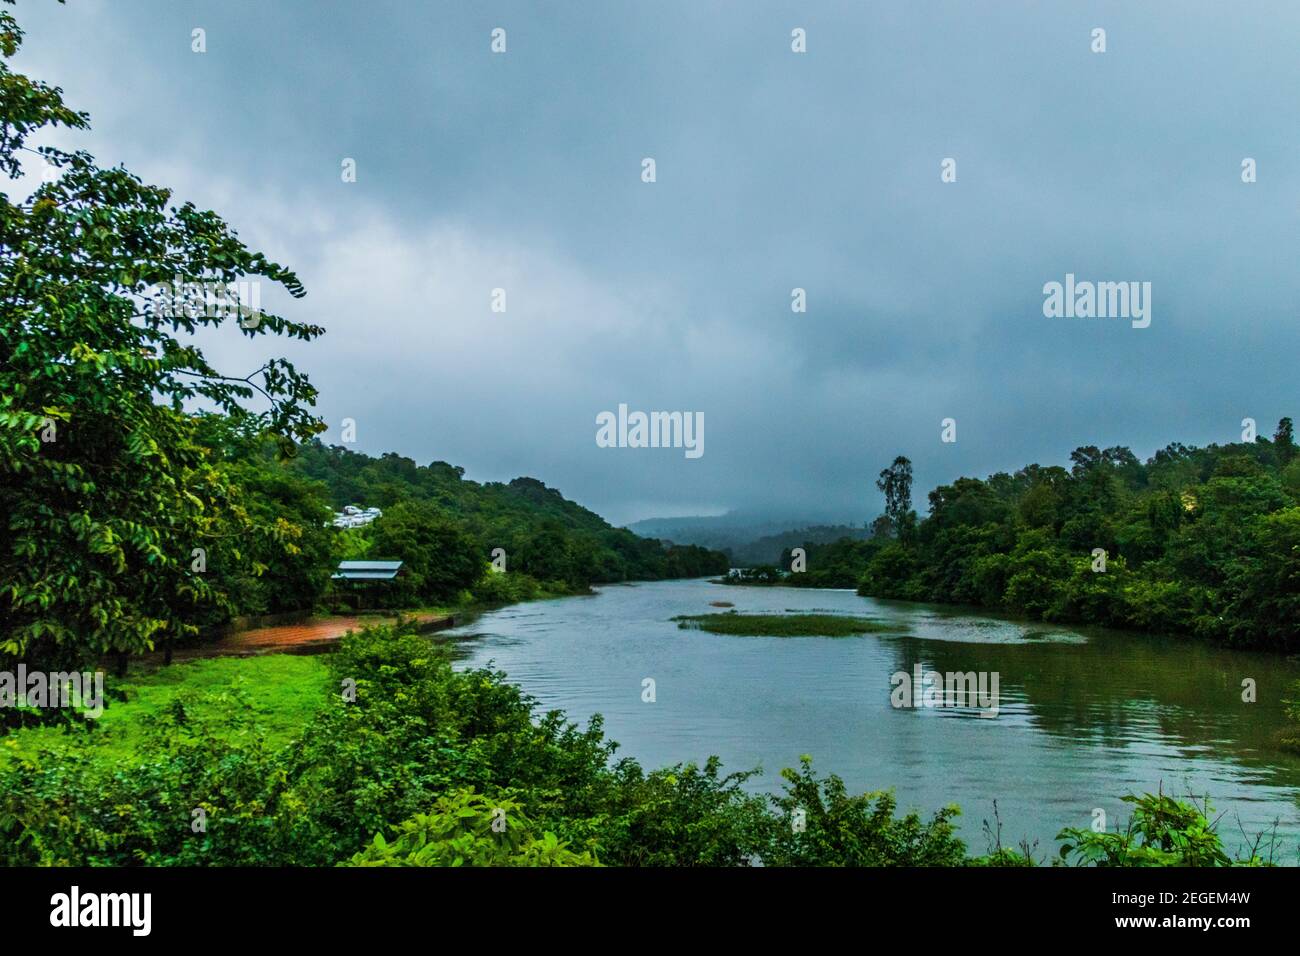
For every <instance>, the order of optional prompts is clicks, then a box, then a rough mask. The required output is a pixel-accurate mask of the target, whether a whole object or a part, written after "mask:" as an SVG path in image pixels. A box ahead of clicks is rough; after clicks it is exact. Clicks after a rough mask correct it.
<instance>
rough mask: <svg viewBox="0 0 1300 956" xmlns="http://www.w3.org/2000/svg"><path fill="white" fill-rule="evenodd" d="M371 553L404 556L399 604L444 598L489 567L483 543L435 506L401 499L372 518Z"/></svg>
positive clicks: (379, 557) (378, 557) (381, 556)
mask: <svg viewBox="0 0 1300 956" xmlns="http://www.w3.org/2000/svg"><path fill="white" fill-rule="evenodd" d="M370 541H371V546H370V554H371V555H372V556H373V559H375V560H382V559H392V558H396V559H400V560H401V561H403V562H405V571H406V574H405V575H404V576H403V577H402V578H399V579H398V581H397V582H396V583H395V586H396V588H397V589H398V592H399V594H400V595H401V597H399V599H398V600H399V603H405V604H418V603H422V602H437V601H445V600H447V599H449V598H453V597H455V596H456V595H457V594H459V593H460V592H461V591H463V590H466V589H468V588H471V587H473V586H474V584H475V583H476V582H477V581H478V580H479V578H481V577H482V576H483V574H484V573H485V572H486V570H487V557H486V552H485V551H484V549H483V545H482V544H481V543H480V542H479V541H478V540H476V539H475V538H474V537H473V536H471V535H469V534H467V533H466V532H465V531H464V530H462V528H461V527H460V526H459V525H457V524H455V523H454V522H452V521H449V520H447V519H446V518H444V517H442V516H441V515H440V514H439V513H438V512H437V510H436V509H434V508H433V507H432V506H431V505H428V504H425V503H423V502H414V501H402V502H399V503H398V504H396V505H393V506H392V507H390V508H389V509H388V510H387V511H385V512H384V516H383V517H382V518H379V519H378V520H377V521H375V522H374V527H373V529H372V531H371V534H370Z"/></svg>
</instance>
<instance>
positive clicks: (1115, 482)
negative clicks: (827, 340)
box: [754, 418, 1300, 652]
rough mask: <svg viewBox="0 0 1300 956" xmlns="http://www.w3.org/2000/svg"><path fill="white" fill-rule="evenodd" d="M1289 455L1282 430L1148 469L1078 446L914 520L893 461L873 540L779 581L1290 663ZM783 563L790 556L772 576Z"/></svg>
mask: <svg viewBox="0 0 1300 956" xmlns="http://www.w3.org/2000/svg"><path fill="white" fill-rule="evenodd" d="M1298 450H1300V449H1297V447H1296V445H1295V441H1294V437H1293V434H1292V423H1291V420H1290V419H1289V418H1284V419H1283V420H1282V421H1281V422H1280V423H1279V424H1278V427H1277V430H1276V432H1275V434H1274V436H1273V438H1272V440H1269V439H1267V438H1264V437H1262V436H1261V437H1258V438H1256V439H1255V440H1253V441H1243V442H1239V443H1234V444H1228V445H1210V446H1208V447H1206V448H1190V447H1187V446H1184V445H1181V444H1171V445H1169V446H1167V447H1166V448H1163V449H1161V450H1160V451H1158V452H1156V454H1155V455H1154V456H1152V457H1151V458H1150V459H1148V460H1147V461H1146V462H1142V461H1139V460H1138V458H1137V457H1136V456H1135V455H1134V454H1133V453H1132V452H1131V451H1130V450H1129V449H1127V448H1122V447H1117V448H1106V449H1099V448H1096V447H1095V446H1085V447H1082V448H1078V449H1076V450H1075V451H1074V452H1073V453H1072V454H1071V455H1070V462H1071V467H1070V468H1068V469H1067V468H1063V467H1059V466H1043V465H1028V466H1026V467H1024V468H1022V469H1020V470H1019V471H1017V472H1015V473H1014V474H1007V473H1005V472H1000V473H998V474H995V475H992V476H990V477H988V478H986V479H983V480H980V479H976V478H959V479H958V480H957V481H955V482H953V483H952V484H950V485H941V486H940V487H938V488H936V489H934V490H933V491H931V492H930V494H929V506H930V507H929V514H928V515H927V516H926V517H925V518H923V519H920V520H918V518H917V515H916V512H915V511H913V510H912V506H911V466H910V463H908V461H907V459H906V458H899V459H897V460H896V461H895V462H894V464H893V465H891V466H890V467H889V468H887V469H885V470H884V471H882V472H881V479H880V481H879V482H878V483H877V485H878V487H879V488H880V489H881V491H883V492H884V493H885V498H886V501H885V515H884V516H883V518H884V520H881V521H877V523H876V525H875V531H876V534H875V536H874V537H873V538H872V539H871V540H868V541H861V542H859V541H851V540H847V539H844V540H840V541H838V542H835V543H833V544H818V543H815V542H810V543H808V544H807V545H805V550H806V551H807V570H806V572H805V573H802V574H790V575H787V576H785V577H784V579H783V583H787V584H792V585H799V586H807V587H856V588H858V590H859V592H860V593H861V594H864V595H869V596H872V597H881V598H898V599H902V600H908V601H933V602H945V603H956V604H966V605H974V606H977V607H984V608H990V609H994V610H998V611H1005V612H1009V613H1012V614H1017V615H1024V616H1028V617H1032V618H1039V619H1042V620H1049V621H1072V622H1080V623H1089V624H1101V625H1107V626H1112V627H1122V628H1133V629H1139V630H1143V631H1151V632H1158V633H1168V634H1186V635H1195V636H1199V637H1204V638H1208V639H1210V640H1213V641H1217V642H1221V643H1224V644H1230V645H1237V646H1249V647H1259V648H1268V649H1273V650H1278V651H1284V652H1294V651H1296V650H1297V649H1300V457H1297V451H1298ZM791 561H792V557H791V552H790V551H789V550H787V551H785V552H784V554H783V555H782V557H781V564H782V567H783V568H784V569H787V570H788V569H789V568H790V567H791ZM762 576H763V575H762V574H761V573H756V574H755V575H754V577H757V578H760V579H761V578H762Z"/></svg>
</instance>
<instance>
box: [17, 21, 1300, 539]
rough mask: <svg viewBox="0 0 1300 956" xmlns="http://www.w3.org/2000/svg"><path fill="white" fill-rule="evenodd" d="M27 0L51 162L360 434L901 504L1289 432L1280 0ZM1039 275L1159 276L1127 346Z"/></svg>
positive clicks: (734, 497) (671, 508) (480, 462)
mask: <svg viewBox="0 0 1300 956" xmlns="http://www.w3.org/2000/svg"><path fill="white" fill-rule="evenodd" d="M18 10H19V16H20V18H21V19H22V20H23V21H25V23H26V25H27V27H28V30H29V38H28V48H27V50H26V52H25V53H24V65H25V67H26V68H27V69H29V70H30V71H31V72H33V73H35V74H37V75H39V76H42V77H43V78H46V79H49V80H51V81H53V82H57V83H60V84H61V85H63V86H64V87H65V89H66V91H67V95H68V97H69V99H70V100H71V101H72V102H73V104H74V105H76V106H78V107H80V108H83V109H86V110H88V111H90V112H91V114H92V120H93V123H94V131H93V132H92V133H91V134H90V135H89V136H86V137H81V138H79V139H78V140H77V142H78V143H81V144H84V145H86V146H87V147H88V148H90V149H91V150H92V151H93V152H95V153H96V155H97V156H99V157H100V159H101V160H103V161H106V162H118V161H122V162H125V163H126V164H127V165H128V166H129V167H130V168H131V169H133V170H134V171H136V172H137V173H139V174H141V175H142V176H144V177H145V178H146V179H148V180H151V181H156V182H160V183H164V184H168V185H174V186H175V187H176V188H177V192H178V195H179V196H183V197H185V198H193V199H194V200H195V201H198V202H202V203H205V204H207V205H211V206H212V207H214V208H216V209H218V210H220V211H221V212H223V214H225V215H226V216H227V217H228V218H229V219H230V220H231V221H232V222H233V223H234V224H235V225H236V226H237V227H239V228H240V229H241V233H242V234H243V235H244V236H245V237H246V238H248V239H250V240H251V241H254V242H256V243H257V244H259V245H260V246H261V247H263V248H265V249H266V250H267V251H268V252H269V253H271V254H273V255H274V256H277V257H279V258H281V259H283V260H284V261H286V262H288V263H290V264H292V265H293V266H295V267H296V268H297V269H298V270H299V272H300V274H301V275H302V278H303V279H304V281H305V282H306V284H307V286H308V290H309V296H308V298H307V299H306V300H304V301H303V302H302V303H293V304H287V305H285V308H286V309H288V310H292V312H293V314H295V315H297V316H301V317H310V318H311V319H313V320H315V321H319V322H320V323H321V324H323V325H325V326H326V327H327V328H328V329H329V334H328V335H327V336H326V337H325V338H323V339H322V340H320V341H318V342H316V343H312V344H311V345H309V346H306V347H301V348H300V347H297V346H294V347H292V348H289V347H287V346H286V350H287V351H289V352H290V354H291V355H292V356H293V357H294V358H295V359H296V360H297V361H298V362H299V363H300V366H301V367H303V368H304V369H306V370H307V371H308V372H310V373H311V375H312V377H313V379H314V380H315V381H316V382H317V384H318V385H319V386H320V387H321V390H322V396H323V397H322V404H321V410H322V412H323V414H324V415H325V417H326V418H327V420H329V421H330V422H331V423H333V424H334V425H335V428H334V430H333V431H332V432H331V433H330V434H329V435H327V436H326V437H327V438H334V439H335V440H337V423H338V422H339V421H340V420H341V419H342V418H343V417H345V416H347V417H352V418H355V419H356V420H357V422H358V437H359V444H360V447H361V448H363V449H364V450H367V451H371V452H379V451H384V450H389V449H393V450H398V451H401V452H402V453H404V454H408V455H410V456H412V457H414V458H416V459H417V460H420V461H428V460H431V459H435V458H441V459H446V460H449V461H453V462H456V463H460V464H464V465H465V466H466V467H467V469H468V470H469V472H470V474H471V475H472V476H474V477H478V478H484V479H509V478H511V477H513V476H514V475H516V474H521V473H527V474H533V475H536V476H537V477H539V478H541V479H543V480H544V481H546V482H547V483H549V484H553V485H555V486H558V487H559V488H561V489H563V490H564V491H565V492H566V493H567V494H569V495H571V496H573V497H576V498H577V499H579V500H581V501H583V502H584V503H586V504H588V505H590V506H592V507H594V508H596V509H597V510H600V511H602V512H603V513H606V514H608V515H609V516H610V517H612V518H614V519H615V520H633V519H635V518H639V517H645V516H647V515H649V514H653V513H681V512H688V511H692V510H696V509H706V508H713V509H721V508H725V507H732V506H760V507H762V506H770V507H780V509H781V510H782V511H800V510H809V511H811V510H823V509H827V508H830V509H834V510H839V511H841V512H842V513H843V514H844V515H845V516H849V515H853V516H857V517H860V518H865V517H867V516H869V515H870V514H871V513H874V511H875V510H876V506H877V502H876V497H877V496H876V495H875V492H874V489H873V488H872V486H871V481H872V476H874V474H875V472H876V471H877V470H879V468H881V467H882V466H883V465H885V464H886V463H887V462H888V461H889V460H890V459H892V457H893V456H894V455H895V454H898V453H904V454H907V455H909V456H910V457H912V458H913V460H914V461H915V462H916V464H917V484H918V491H921V492H923V491H924V490H925V489H928V488H929V487H930V486H932V485H933V484H934V483H936V482H941V481H949V480H951V479H953V478H955V477H956V476H958V475H960V474H983V473H987V472H988V471H991V470H1001V469H1014V468H1016V467H1018V466H1020V465H1021V464H1023V463H1025V462H1027V461H1032V460H1038V461H1044V462H1053V463H1056V462H1062V461H1064V460H1065V457H1066V456H1067V455H1068V452H1069V451H1070V449H1072V448H1073V447H1075V446H1076V445H1079V444H1086V443H1096V444H1100V445H1110V444H1128V445H1131V446H1132V447H1133V448H1134V450H1135V451H1136V452H1137V453H1139V454H1141V455H1148V454H1150V453H1151V452H1152V451H1153V450H1154V449H1155V448H1157V447H1159V446H1161V445H1163V444H1165V443H1166V442H1168V441H1173V440H1181V441H1185V442H1189V443H1204V442H1208V441H1226V440H1233V439H1234V438H1235V437H1236V435H1237V434H1238V432H1239V428H1240V426H1239V424H1238V423H1239V422H1240V420H1241V419H1242V418H1243V417H1244V416H1247V415H1251V416H1253V417H1256V418H1257V419H1259V421H1260V422H1261V427H1266V426H1269V425H1271V423H1272V422H1273V421H1275V420H1276V418H1277V417H1278V416H1280V415H1282V414H1295V413H1300V407H1296V406H1295V402H1296V393H1295V390H1294V388H1293V387H1292V386H1293V381H1294V372H1293V368H1294V358H1293V356H1294V354H1295V352H1296V347H1297V345H1298V344H1300V342H1298V335H1297V331H1296V318H1297V317H1296V302H1297V292H1300V280H1298V279H1297V271H1296V269H1295V263H1296V252H1297V236H1298V233H1297V225H1296V213H1297V209H1298V208H1300V177H1297V174H1296V161H1297V153H1296V147H1297V142H1296V138H1295V135H1294V123H1295V117H1296V115H1297V109H1296V107H1297V105H1298V104H1297V91H1300V66H1298V65H1297V63H1298V61H1297V58H1296V57H1295V55H1294V37H1295V35H1296V28H1297V26H1300V13H1297V10H1296V8H1295V6H1294V5H1293V4H1286V3H1274V4H1269V3H1258V4H1251V5H1249V6H1247V7H1244V8H1241V9H1238V8H1225V7H1224V6H1222V5H1219V4H1208V3H1206V4H1195V3H1176V4H1175V3H1152V4H1142V5H1134V4H1131V3H1115V4H1101V3H1099V4H1088V5H1080V4H1055V3H1028V2H1026V3H1008V2H987V3H949V4H944V3H926V4H917V3H896V4H872V5H869V6H868V5H863V4H831V3H825V4H817V5H816V9H815V10H810V9H808V8H807V5H803V4H778V3H748V2H747V3H738V2H737V3H656V4H632V3H569V4H555V5H538V4H533V3H518V4H492V3H476V4H468V3H463V4H462V3H445V4H442V3H440V4H415V3H364V4H363V3H324V4H311V5H307V4H290V3H277V4H263V3H251V2H250V3H229V2H223V3H219V4H218V3H193V4H185V5H179V4H162V3H133V4H130V5H109V4H105V3H88V2H79V0H73V2H72V3H70V4H69V5H68V7H66V8H62V9H60V8H50V7H47V6H45V5H37V4H32V3H24V4H20V6H19V8H18ZM195 27H202V28H203V29H205V30H206V31H207V44H208V52H207V53H205V54H202V55H199V54H194V53H192V52H191V51H190V32H191V30H192V29H194V28H195ZM494 27H503V28H505V29H506V30H507V35H508V52H507V53H506V54H505V55H502V56H494V55H492V54H491V53H490V52H489V48H488V44H489V32H490V31H491V29H492V28H494ZM794 27H803V28H805V29H806V30H807V31H808V53H807V54H804V55H796V54H794V53H792V52H791V51H790V30H791V29H792V28H794ZM1094 27H1102V28H1105V29H1106V31H1107V46H1108V50H1107V52H1106V53H1104V54H1095V53H1093V52H1091V50H1090V49H1089V43H1090V32H1091V30H1092V29H1093V28H1094ZM345 156H346V157H354V158H356V160H357V164H358V181H357V182H356V183H355V184H343V183H341V182H340V178H339V163H340V160H341V159H342V158H343V157H345ZM646 156H650V157H654V158H655V160H656V162H657V172H658V181H657V182H656V183H654V184H652V185H649V184H644V183H642V182H641V181H640V178H639V173H640V162H641V159H642V157H646ZM1246 156H1250V157H1253V158H1255V159H1256V160H1257V162H1258V168H1259V182H1257V183H1255V184H1253V185H1245V184H1243V183H1242V182H1241V179H1240V163H1241V160H1242V158H1243V157H1246ZM944 157H954V158H955V159H956V160H957V172H958V178H957V182H956V183H953V184H943V183H941V182H940V180H939V163H940V161H941V160H942V159H943V158H944ZM1067 272H1072V273H1075V274H1076V275H1078V276H1079V277H1080V278H1087V279H1094V280H1139V281H1149V282H1151V283H1152V288H1153V321H1152V323H1151V326H1150V328H1147V329H1133V328H1131V327H1130V326H1129V323H1128V322H1127V321H1120V320H1100V319H1094V320H1083V319H1073V320H1070V319H1047V318H1044V317H1043V314H1042V300H1043V297H1042V292H1041V290H1042V286H1043V284H1044V283H1045V282H1049V281H1061V280H1062V279H1063V277H1064V276H1065V274H1066V273H1067ZM497 287H502V288H505V289H506V290H507V295H508V311H507V312H506V313H505V314H504V315H500V314H494V313H492V312H491V311H490V310H489V308H488V301H489V295H490V291H491V290H492V289H493V288H497ZM794 287H801V288H804V289H806V290H807V295H808V312H807V313H805V314H794V313H792V312H791V311H790V290H791V289H792V288H794ZM208 347H209V351H210V353H211V354H214V355H219V356H221V357H222V359H223V360H224V361H226V362H228V363H230V364H232V365H238V364H239V363H241V362H247V361H251V360H253V359H254V358H256V357H257V353H255V352H253V351H250V350H248V349H247V348H246V347H245V346H242V345H240V344H238V343H232V342H231V341H230V340H229V337H222V338H220V339H219V340H217V341H214V342H212V343H211V344H210V345H209V346H208ZM620 402H626V403H627V404H628V405H629V406H631V407H632V408H634V409H643V410H647V411H648V410H655V409H663V410H682V411H702V412H703V413H704V415H705V421H706V429H705V454H704V456H703V457H702V458H700V459H698V460H687V459H686V458H685V457H684V456H683V455H682V454H681V453H680V451H667V450H654V451H650V450H644V451H633V450H611V449H601V448H597V447H596V445H595V440H594V438H595V427H596V426H595V416H596V414H597V413H598V412H600V411H603V410H614V409H615V408H616V407H617V405H618V403H620ZM950 416H951V417H953V418H956V419H957V422H958V441H957V443H956V444H952V445H946V444H942V443H941V442H940V440H939V431H940V429H939V422H940V420H941V419H942V418H945V417H950ZM918 497H920V496H918Z"/></svg>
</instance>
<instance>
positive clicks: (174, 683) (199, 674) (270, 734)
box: [0, 654, 328, 768]
mask: <svg viewBox="0 0 1300 956" xmlns="http://www.w3.org/2000/svg"><path fill="white" fill-rule="evenodd" d="M327 683H328V672H327V671H326V667H325V662H324V660H323V659H322V658H321V657H318V656H301V655H293V654H266V655H262V656H257V657H217V658H211V659H207V660H197V661H187V662H185V663H178V664H172V665H171V666H170V667H160V668H158V669H156V670H150V671H144V670H135V671H132V672H131V673H129V674H128V675H127V676H126V677H125V678H122V679H114V678H113V677H111V676H106V677H105V685H106V688H107V690H108V697H109V699H108V701H107V706H105V708H104V712H103V714H102V715H101V716H100V717H99V718H98V719H97V720H95V721H94V725H95V726H94V728H93V729H92V730H90V731H84V730H80V729H77V730H75V731H74V732H72V733H69V732H67V731H65V730H63V729H62V728H59V727H28V728H24V729H21V730H15V731H13V732H11V733H9V734H7V735H5V736H4V737H0V768H3V767H4V766H5V765H7V764H9V763H10V762H11V761H12V760H13V759H14V758H16V757H19V756H35V755H36V754H37V753H38V752H39V751H42V750H44V751H49V752H53V753H54V754H55V755H56V757H57V755H58V754H59V753H61V752H72V751H75V752H77V753H81V754H85V755H89V756H91V757H92V758H93V759H97V760H101V759H102V760H106V761H113V762H115V763H118V764H121V765H130V764H133V763H139V762H140V760H141V759H142V757H141V750H142V747H141V745H142V744H143V743H144V742H145V741H146V739H147V737H148V735H149V734H150V733H151V723H152V722H153V721H154V720H156V719H157V718H160V717H167V716H168V715H174V714H175V713H176V711H177V707H178V706H179V707H180V708H183V711H184V714H185V717H186V721H187V723H189V724H192V725H194V726H195V727H200V726H201V727H202V728H203V729H204V730H206V731H207V732H209V733H211V734H213V735H214V736H217V737H220V738H222V739H229V740H236V739H241V738H245V737H248V736H256V737H258V738H260V739H262V740H263V741H265V742H266V743H267V744H268V745H270V746H272V747H274V746H277V745H280V744H284V743H287V742H288V741H289V740H290V739H291V738H292V737H293V736H294V735H295V734H296V733H298V732H299V731H300V730H301V729H302V728H303V726H304V725H306V723H307V722H308V721H309V720H310V719H311V717H312V715H314V714H315V713H316V711H317V710H318V709H319V708H320V707H321V705H322V704H323V703H324V702H325V701H326V699H327V697H326V687H327ZM114 689H117V690H121V691H124V692H125V694H126V699H125V700H120V699H116V698H114V697H113V696H112V694H113V691H114Z"/></svg>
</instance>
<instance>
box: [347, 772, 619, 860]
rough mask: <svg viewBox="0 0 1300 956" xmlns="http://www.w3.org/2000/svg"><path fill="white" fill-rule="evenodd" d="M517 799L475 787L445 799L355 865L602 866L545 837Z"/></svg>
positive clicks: (380, 839)
mask: <svg viewBox="0 0 1300 956" xmlns="http://www.w3.org/2000/svg"><path fill="white" fill-rule="evenodd" d="M533 829H534V825H533V823H532V821H530V820H529V819H528V817H527V815H526V814H525V813H524V809H523V807H522V806H521V805H520V804H519V803H517V802H516V801H514V800H511V799H509V798H507V797H502V798H500V799H497V800H488V799H487V798H485V797H483V796H481V795H480V794H477V793H475V792H474V791H473V789H469V790H453V791H452V792H451V793H449V794H447V795H445V796H442V797H439V798H438V800H437V801H436V802H435V803H434V805H433V808H432V809H431V810H430V811H429V812H428V813H418V814H416V815H415V816H413V817H411V819H409V820H403V821H402V822H401V823H400V824H398V826H397V829H396V833H395V834H394V836H393V838H392V839H391V840H386V839H385V838H384V836H383V834H381V833H376V834H375V839H374V841H373V842H372V843H371V844H370V845H369V846H368V847H366V848H365V849H364V850H362V851H361V852H360V853H357V854H356V855H354V856H353V857H352V859H351V861H350V865H352V866H599V865H600V864H599V863H598V862H597V861H596V858H595V857H594V856H592V855H591V854H590V853H574V852H573V851H572V850H570V849H569V847H568V844H567V843H565V842H564V841H562V840H559V839H558V838H557V837H556V836H555V834H554V833H551V832H550V831H545V832H543V833H542V834H541V835H540V836H539V835H536V834H535V833H534V832H533Z"/></svg>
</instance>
